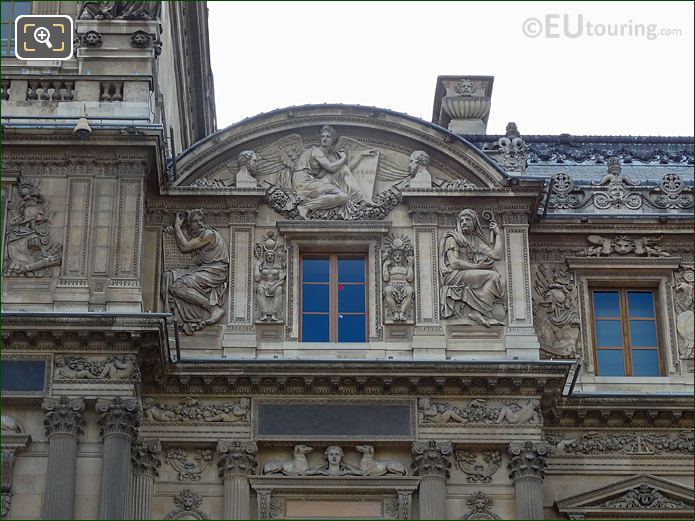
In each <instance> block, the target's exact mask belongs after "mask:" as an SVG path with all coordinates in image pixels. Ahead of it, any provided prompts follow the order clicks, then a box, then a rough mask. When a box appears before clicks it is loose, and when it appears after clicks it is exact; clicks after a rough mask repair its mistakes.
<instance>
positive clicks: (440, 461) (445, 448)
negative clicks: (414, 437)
mask: <svg viewBox="0 0 695 521" xmlns="http://www.w3.org/2000/svg"><path fill="white" fill-rule="evenodd" d="M452 452H453V448H452V446H451V443H450V442H441V443H438V442H436V441H434V440H430V441H416V442H414V443H413V448H412V454H413V469H415V475H416V476H422V479H421V480H420V517H419V519H446V480H447V478H448V477H449V469H450V468H451V454H452Z"/></svg>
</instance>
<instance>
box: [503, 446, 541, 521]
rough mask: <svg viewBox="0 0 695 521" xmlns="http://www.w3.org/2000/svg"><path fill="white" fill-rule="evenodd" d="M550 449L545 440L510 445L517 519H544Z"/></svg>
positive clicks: (510, 462) (510, 463) (510, 464)
mask: <svg viewBox="0 0 695 521" xmlns="http://www.w3.org/2000/svg"><path fill="white" fill-rule="evenodd" d="M548 450H549V447H548V444H547V443H545V442H530V441H529V442H525V443H511V444H510V445H509V460H510V461H509V469H510V472H509V477H510V478H511V479H512V481H513V482H514V496H515V498H516V519H543V476H544V475H545V467H546V461H545V460H546V458H547V456H548Z"/></svg>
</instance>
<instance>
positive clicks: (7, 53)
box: [0, 0, 34, 58]
mask: <svg viewBox="0 0 695 521" xmlns="http://www.w3.org/2000/svg"><path fill="white" fill-rule="evenodd" d="M2 3H3V4H9V7H8V9H9V12H10V16H9V18H8V19H4V18H0V24H2V25H5V24H7V26H8V31H7V35H8V38H7V42H6V45H5V42H3V41H0V57H2V58H16V57H17V55H16V54H15V45H14V42H15V39H16V35H15V34H14V25H15V19H16V18H17V16H22V15H27V14H33V12H34V2H33V1H32V0H20V3H23V4H24V3H27V4H29V12H27V13H21V14H20V15H17V14H15V7H16V4H17V1H16V0H5V1H4V2H2Z"/></svg>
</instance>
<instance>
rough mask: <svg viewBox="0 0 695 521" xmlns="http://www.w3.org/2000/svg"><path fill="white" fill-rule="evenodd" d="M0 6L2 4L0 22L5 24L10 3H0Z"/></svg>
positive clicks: (8, 15)
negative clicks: (0, 18)
mask: <svg viewBox="0 0 695 521" xmlns="http://www.w3.org/2000/svg"><path fill="white" fill-rule="evenodd" d="M0 4H2V5H0V8H1V9H2V11H0V13H2V21H3V22H7V21H8V20H9V19H10V2H5V1H3V2H0Z"/></svg>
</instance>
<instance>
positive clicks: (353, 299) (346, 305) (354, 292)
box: [338, 284, 366, 313]
mask: <svg viewBox="0 0 695 521" xmlns="http://www.w3.org/2000/svg"><path fill="white" fill-rule="evenodd" d="M365 311H366V309H365V301H364V285H363V284H338V312H339V313H364V312H365Z"/></svg>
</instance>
